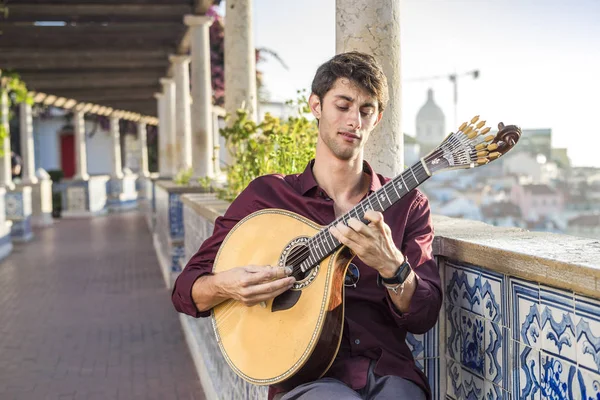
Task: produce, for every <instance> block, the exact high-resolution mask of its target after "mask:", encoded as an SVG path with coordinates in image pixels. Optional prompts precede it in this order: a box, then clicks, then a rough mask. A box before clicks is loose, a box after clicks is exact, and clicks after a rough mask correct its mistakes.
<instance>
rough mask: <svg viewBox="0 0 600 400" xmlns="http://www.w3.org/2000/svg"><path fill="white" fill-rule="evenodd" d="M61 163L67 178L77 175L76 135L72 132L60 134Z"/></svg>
mask: <svg viewBox="0 0 600 400" xmlns="http://www.w3.org/2000/svg"><path fill="white" fill-rule="evenodd" d="M60 154H61V156H60V165H61V167H62V170H63V173H64V176H65V178H72V177H73V175H75V135H73V134H72V133H70V134H69V133H67V134H64V133H63V134H62V135H60Z"/></svg>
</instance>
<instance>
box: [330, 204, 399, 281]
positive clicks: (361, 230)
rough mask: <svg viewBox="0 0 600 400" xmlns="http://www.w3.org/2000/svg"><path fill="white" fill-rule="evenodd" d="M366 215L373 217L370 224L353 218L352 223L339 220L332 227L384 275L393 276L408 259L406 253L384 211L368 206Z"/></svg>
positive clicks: (332, 229)
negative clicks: (394, 238)
mask: <svg viewBox="0 0 600 400" xmlns="http://www.w3.org/2000/svg"><path fill="white" fill-rule="evenodd" d="M364 218H365V219H366V220H368V221H370V223H369V224H368V225H366V224H364V223H362V222H361V221H359V220H358V219H356V218H350V219H349V220H348V226H346V225H344V224H342V223H339V224H337V225H335V226H332V227H331V228H330V229H329V231H330V232H331V234H332V235H333V236H334V237H335V238H336V239H337V240H338V241H339V242H340V243H342V244H343V245H345V246H348V247H349V248H350V249H351V250H352V251H353V252H354V253H355V254H356V255H357V256H358V257H359V258H360V259H361V260H362V261H363V262H364V263H365V264H367V265H368V266H370V267H371V268H374V269H376V270H377V271H378V272H379V274H380V275H381V276H383V277H384V278H391V277H392V276H394V274H395V273H396V271H397V270H398V267H399V266H400V265H401V264H402V263H403V262H404V255H403V254H402V252H401V251H400V250H398V248H397V247H396V245H395V244H394V240H393V238H392V232H391V230H390V227H389V226H388V225H387V224H386V223H385V222H384V220H383V214H382V213H380V212H377V211H374V210H368V211H367V212H366V213H365V216H364Z"/></svg>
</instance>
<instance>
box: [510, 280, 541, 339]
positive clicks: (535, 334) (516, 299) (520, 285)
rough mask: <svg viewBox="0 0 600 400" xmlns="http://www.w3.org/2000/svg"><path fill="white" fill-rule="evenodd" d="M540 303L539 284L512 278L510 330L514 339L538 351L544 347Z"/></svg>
mask: <svg viewBox="0 0 600 400" xmlns="http://www.w3.org/2000/svg"><path fill="white" fill-rule="evenodd" d="M539 303H540V290H539V286H538V285H537V284H534V283H529V282H527V281H524V280H521V279H517V278H510V305H509V307H510V309H511V311H512V318H511V321H510V328H511V329H512V333H513V339H514V340H518V341H521V342H522V343H524V344H525V345H527V346H531V347H534V348H536V349H537V350H539V349H541V347H542V340H541V338H540V334H541V323H540V310H539Z"/></svg>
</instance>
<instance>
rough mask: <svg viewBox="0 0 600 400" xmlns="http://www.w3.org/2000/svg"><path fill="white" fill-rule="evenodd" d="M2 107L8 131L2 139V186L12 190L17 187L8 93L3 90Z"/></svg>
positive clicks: (3, 121) (0, 163)
mask: <svg viewBox="0 0 600 400" xmlns="http://www.w3.org/2000/svg"><path fill="white" fill-rule="evenodd" d="M0 103H1V104H0V107H1V111H2V116H1V117H2V121H0V123H1V124H2V127H3V128H4V132H6V136H5V137H4V139H3V140H2V152H3V154H2V160H1V161H0V186H2V187H5V188H7V189H8V190H12V189H14V188H15V185H14V183H13V181H12V165H11V162H10V126H9V124H8V117H9V115H8V113H9V109H8V94H7V93H6V92H2V97H1V98H0Z"/></svg>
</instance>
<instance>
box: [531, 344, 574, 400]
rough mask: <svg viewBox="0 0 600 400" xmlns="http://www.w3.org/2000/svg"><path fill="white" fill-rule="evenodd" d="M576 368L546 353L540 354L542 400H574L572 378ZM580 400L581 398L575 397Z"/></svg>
mask: <svg viewBox="0 0 600 400" xmlns="http://www.w3.org/2000/svg"><path fill="white" fill-rule="evenodd" d="M575 373H576V367H575V365H574V364H571V363H569V362H567V361H564V360H561V359H559V358H557V357H554V356H553V355H550V354H548V353H545V352H541V353H540V381H539V389H540V397H541V398H542V399H573V397H572V396H571V395H570V393H572V389H571V386H572V383H573V382H572V377H573V376H574V375H575ZM575 398H576V399H579V397H575Z"/></svg>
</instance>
